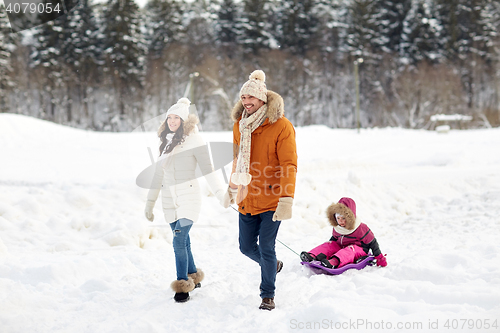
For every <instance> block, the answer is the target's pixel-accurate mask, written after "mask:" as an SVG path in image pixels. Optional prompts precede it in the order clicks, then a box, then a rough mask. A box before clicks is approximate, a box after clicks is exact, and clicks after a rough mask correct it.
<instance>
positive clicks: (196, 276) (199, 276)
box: [188, 268, 205, 288]
mask: <svg viewBox="0 0 500 333" xmlns="http://www.w3.org/2000/svg"><path fill="white" fill-rule="evenodd" d="M188 276H189V277H190V278H192V279H193V282H194V287H195V288H201V281H203V278H204V277H205V273H204V272H203V271H202V270H201V269H200V268H198V269H197V272H196V273H191V274H188Z"/></svg>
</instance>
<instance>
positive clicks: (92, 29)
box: [61, 0, 102, 121]
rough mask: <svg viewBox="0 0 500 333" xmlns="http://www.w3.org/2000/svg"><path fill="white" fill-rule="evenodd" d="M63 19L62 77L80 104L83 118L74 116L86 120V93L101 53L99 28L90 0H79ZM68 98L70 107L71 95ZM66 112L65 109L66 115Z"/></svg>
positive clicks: (92, 80)
mask: <svg viewBox="0 0 500 333" xmlns="http://www.w3.org/2000/svg"><path fill="white" fill-rule="evenodd" d="M65 19H66V20H67V23H66V27H67V29H68V31H66V38H65V39H64V40H63V42H62V46H61V54H62V61H63V62H64V64H65V70H66V71H65V73H67V74H65V75H66V80H67V81H69V80H71V81H72V82H71V83H72V87H71V88H73V89H76V90H77V94H78V96H79V97H80V98H79V99H80V100H81V102H82V106H83V115H81V116H77V117H78V118H81V117H85V118H86V117H88V116H89V107H88V92H87V91H88V90H89V89H90V90H92V88H91V87H92V85H93V83H96V82H97V80H98V75H97V69H98V66H99V57H100V56H101V54H102V49H100V48H99V43H98V38H97V36H98V33H99V29H98V27H97V22H96V20H95V13H94V10H93V8H92V7H91V6H90V2H89V0H80V3H79V5H78V6H76V7H75V8H74V9H73V10H72V11H71V12H70V13H68V14H67V15H66V18H65ZM69 94H71V92H70V93H69ZM67 98H68V99H69V103H70V104H71V101H72V98H71V96H68V97H67ZM70 106H71V105H70ZM69 110H70V109H69V108H68V112H70V111H69ZM69 117H71V115H69ZM78 120H81V119H78ZM70 121H71V118H70Z"/></svg>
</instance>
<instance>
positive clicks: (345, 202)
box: [339, 198, 356, 217]
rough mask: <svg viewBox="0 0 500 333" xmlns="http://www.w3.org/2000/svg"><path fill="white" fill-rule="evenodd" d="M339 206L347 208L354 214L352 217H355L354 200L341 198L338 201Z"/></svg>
mask: <svg viewBox="0 0 500 333" xmlns="http://www.w3.org/2000/svg"><path fill="white" fill-rule="evenodd" d="M339 204H343V205H344V206H346V207H347V208H349V209H350V210H351V211H352V213H353V214H354V217H356V203H355V202H354V200H352V199H351V198H341V199H340V200H339Z"/></svg>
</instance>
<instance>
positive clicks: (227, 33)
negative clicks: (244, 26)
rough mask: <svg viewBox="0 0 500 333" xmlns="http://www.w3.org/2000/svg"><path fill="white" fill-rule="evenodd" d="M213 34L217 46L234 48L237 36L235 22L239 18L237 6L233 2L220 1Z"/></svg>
mask: <svg viewBox="0 0 500 333" xmlns="http://www.w3.org/2000/svg"><path fill="white" fill-rule="evenodd" d="M216 16H217V20H216V21H215V33H216V37H217V44H219V45H221V46H225V47H234V46H235V45H236V43H237V37H238V34H239V31H238V25H237V20H238V17H239V16H240V13H239V10H238V6H237V4H236V3H235V2H234V0H222V1H221V2H220V6H219V8H218V9H217V11H216Z"/></svg>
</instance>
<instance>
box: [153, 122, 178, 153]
mask: <svg viewBox="0 0 500 333" xmlns="http://www.w3.org/2000/svg"><path fill="white" fill-rule="evenodd" d="M168 133H173V132H172V131H171V130H170V128H169V127H168V124H167V119H165V121H164V122H163V123H162V124H161V125H160V128H158V137H159V138H160V141H161V144H160V156H161V154H168V153H170V152H171V151H172V150H174V148H175V146H177V145H178V144H181V143H182V142H184V120H182V119H181V126H179V128H178V129H177V131H176V132H175V134H174V137H173V138H172V142H171V143H170V144H169V145H168V146H167V143H168V141H167V134H168ZM165 146H167V149H166V150H165Z"/></svg>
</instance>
